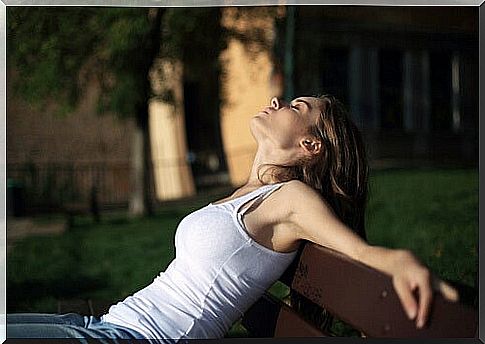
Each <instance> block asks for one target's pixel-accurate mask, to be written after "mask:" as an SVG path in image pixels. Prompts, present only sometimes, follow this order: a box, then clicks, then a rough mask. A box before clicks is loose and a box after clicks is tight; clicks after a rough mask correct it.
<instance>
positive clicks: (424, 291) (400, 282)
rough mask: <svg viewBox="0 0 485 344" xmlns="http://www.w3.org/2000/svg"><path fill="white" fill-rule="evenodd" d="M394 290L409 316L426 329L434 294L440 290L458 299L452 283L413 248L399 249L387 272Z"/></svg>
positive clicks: (445, 296)
mask: <svg viewBox="0 0 485 344" xmlns="http://www.w3.org/2000/svg"><path fill="white" fill-rule="evenodd" d="M387 272H388V273H390V274H391V276H392V283H393V285H394V289H395V290H396V293H397V295H398V297H399V300H400V301H401V304H402V306H403V308H404V311H405V312H406V314H407V316H408V317H409V319H411V320H413V319H415V320H416V327H417V328H422V327H423V326H424V325H425V324H426V321H427V319H428V316H429V311H430V308H431V302H432V300H433V293H434V291H437V292H439V293H441V294H442V295H443V297H444V298H445V299H447V300H448V301H453V302H455V301H458V298H459V295H458V292H457V291H456V290H455V289H454V288H453V287H451V286H450V285H449V284H448V283H446V282H444V281H442V280H441V279H439V278H437V277H436V276H434V275H433V274H432V273H431V272H430V271H429V270H428V268H426V267H425V266H424V265H422V264H421V263H420V262H419V261H418V259H417V258H416V257H415V256H414V255H413V254H412V253H411V252H409V251H405V250H395V251H394V254H393V257H392V262H391V264H390V265H389V270H388V271H387Z"/></svg>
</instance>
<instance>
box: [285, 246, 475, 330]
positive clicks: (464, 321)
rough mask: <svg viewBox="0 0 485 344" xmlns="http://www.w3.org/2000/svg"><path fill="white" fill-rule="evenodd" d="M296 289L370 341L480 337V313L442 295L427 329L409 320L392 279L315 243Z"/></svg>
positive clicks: (304, 260) (306, 255) (298, 275)
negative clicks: (419, 327) (416, 325)
mask: <svg viewBox="0 0 485 344" xmlns="http://www.w3.org/2000/svg"><path fill="white" fill-rule="evenodd" d="M291 287H292V288H293V289H295V290H296V291H297V292H299V293H301V294H302V295H303V296H305V297H307V298H308V299H310V300H311V301H312V302H315V303H316V304H318V305H320V306H322V307H325V308H326V309H327V310H328V311H329V312H330V313H332V314H334V315H335V316H337V317H338V318H340V319H342V320H343V321H345V322H346V323H348V324H350V325H351V326H354V327H355V328H356V329H359V330H361V331H362V332H364V333H365V334H366V335H367V336H369V337H401V338H404V337H442V338H443V337H474V336H475V335H476V332H477V322H478V313H477V311H476V310H474V309H473V308H471V307H469V306H466V305H464V304H461V303H451V302H447V301H445V300H444V299H443V297H441V296H440V295H436V296H435V298H434V300H433V304H432V309H431V312H430V318H429V321H428V324H427V326H426V327H425V328H424V329H420V330H418V329H416V327H415V325H414V322H413V321H410V320H409V319H408V318H407V316H406V315H405V313H404V311H403V309H402V306H401V304H400V302H399V299H398V297H397V294H396V293H395V291H394V288H393V285H392V280H391V278H390V277H389V276H387V275H385V274H383V273H381V272H379V271H376V270H374V269H371V268H369V267H368V266H365V265H363V264H360V263H358V262H356V261H353V260H351V259H350V258H348V257H346V256H344V255H343V254H340V253H338V252H335V251H332V250H330V249H327V248H323V247H321V246H318V245H315V244H307V245H305V248H304V249H303V252H302V255H301V259H300V261H299V263H298V266H297V269H296V272H295V276H294V278H293V282H292V285H291Z"/></svg>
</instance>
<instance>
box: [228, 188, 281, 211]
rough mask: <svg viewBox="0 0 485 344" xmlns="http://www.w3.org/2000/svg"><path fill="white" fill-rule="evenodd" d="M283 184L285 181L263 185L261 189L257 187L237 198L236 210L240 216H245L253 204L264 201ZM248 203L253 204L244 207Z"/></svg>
mask: <svg viewBox="0 0 485 344" xmlns="http://www.w3.org/2000/svg"><path fill="white" fill-rule="evenodd" d="M282 185H283V182H280V183H275V184H267V185H263V186H262V187H260V188H259V189H256V190H254V191H252V192H250V193H248V194H246V195H244V196H242V197H240V198H238V199H236V200H235V202H234V212H235V213H236V214H238V215H239V216H243V215H244V214H245V213H246V211H248V210H249V209H250V208H251V207H252V205H253V204H256V203H260V202H262V201H263V200H264V199H265V198H267V197H268V196H269V195H271V194H272V193H273V192H274V191H276V190H278V189H279V188H280V187H281V186H282ZM248 203H251V204H250V205H249V206H246V207H244V208H242V207H243V206H244V205H247V204H248ZM241 208H242V209H241Z"/></svg>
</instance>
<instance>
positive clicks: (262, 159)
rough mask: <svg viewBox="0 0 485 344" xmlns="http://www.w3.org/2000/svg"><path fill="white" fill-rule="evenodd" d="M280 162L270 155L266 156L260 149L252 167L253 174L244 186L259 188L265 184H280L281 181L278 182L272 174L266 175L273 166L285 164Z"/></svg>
mask: <svg viewBox="0 0 485 344" xmlns="http://www.w3.org/2000/svg"><path fill="white" fill-rule="evenodd" d="M278 160H279V159H276V160H275V157H274V156H272V157H270V155H269V154H265V152H264V151H263V150H261V149H259V148H258V150H257V152H256V155H255V157H254V160H253V165H252V167H251V173H250V174H249V178H248V181H247V182H246V184H245V185H244V186H245V187H258V186H261V185H263V184H274V183H277V182H279V180H276V179H275V178H274V177H273V176H272V174H271V173H266V174H265V172H266V169H267V168H270V167H271V165H275V164H276V165H278V164H284V163H283V162H278Z"/></svg>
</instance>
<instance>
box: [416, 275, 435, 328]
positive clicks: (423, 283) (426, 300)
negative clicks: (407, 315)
mask: <svg viewBox="0 0 485 344" xmlns="http://www.w3.org/2000/svg"><path fill="white" fill-rule="evenodd" d="M417 288H418V291H419V310H418V316H417V318H416V326H417V327H418V328H422V327H423V326H424V325H425V324H426V321H427V320H428V315H429V310H430V308H431V301H432V300H433V290H432V289H431V281H430V276H429V273H428V272H425V273H423V274H422V275H421V276H420V277H419V282H418V285H417Z"/></svg>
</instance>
